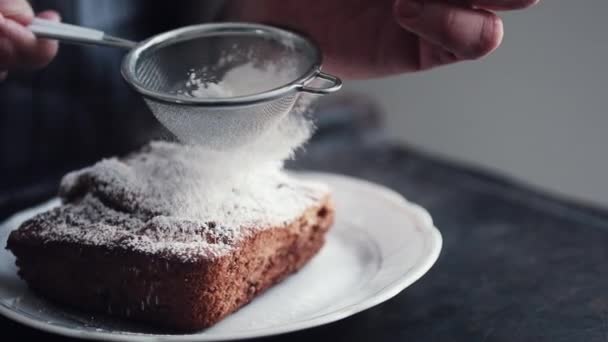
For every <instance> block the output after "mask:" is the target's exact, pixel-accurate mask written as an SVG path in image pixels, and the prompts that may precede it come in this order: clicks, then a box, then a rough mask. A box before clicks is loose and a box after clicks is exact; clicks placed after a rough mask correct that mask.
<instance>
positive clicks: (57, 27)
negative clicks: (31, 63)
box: [28, 18, 137, 49]
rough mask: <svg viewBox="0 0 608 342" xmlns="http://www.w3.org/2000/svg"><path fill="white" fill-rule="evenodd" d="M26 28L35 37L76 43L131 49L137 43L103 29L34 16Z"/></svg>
mask: <svg viewBox="0 0 608 342" xmlns="http://www.w3.org/2000/svg"><path fill="white" fill-rule="evenodd" d="M28 28H29V29H30V31H32V32H33V33H34V34H35V35H36V36H37V37H41V38H50V39H57V40H60V41H66V42H72V43H77V44H94V45H104V46H114V47H122V48H125V49H132V48H133V47H135V45H137V43H135V42H132V41H130V40H126V39H122V38H117V37H112V36H109V35H107V34H105V33H104V32H103V31H99V30H95V29H91V28H87V27H82V26H76V25H70V24H65V23H58V22H55V21H51V20H45V19H40V18H34V19H33V20H32V23H31V24H30V25H29V26H28Z"/></svg>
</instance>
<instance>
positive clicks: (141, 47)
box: [121, 22, 342, 107]
mask: <svg viewBox="0 0 608 342" xmlns="http://www.w3.org/2000/svg"><path fill="white" fill-rule="evenodd" d="M235 33H236V34H239V33H242V34H248V35H251V34H255V35H260V36H266V37H271V38H274V39H279V40H286V41H296V42H299V43H303V44H302V45H303V46H305V47H306V48H308V49H310V51H311V52H312V55H313V59H314V60H312V63H311V67H310V68H309V69H308V70H307V71H306V72H305V73H303V74H302V75H301V76H300V77H298V78H296V79H295V80H294V81H292V82H290V83H287V84H284V85H282V86H280V87H277V88H275V89H271V90H269V91H266V92H263V93H258V94H253V95H246V96H238V97H231V98H221V99H210V98H186V97H183V96H177V95H171V94H168V93H164V92H157V91H153V90H150V89H148V88H146V87H145V86H143V85H142V84H141V83H140V82H139V81H138V79H137V77H136V76H135V75H136V73H135V71H136V65H137V62H138V60H139V59H140V58H141V56H142V54H143V53H145V51H147V50H149V49H153V48H158V47H162V46H163V45H167V44H172V43H175V42H179V41H183V40H186V39H189V38H192V37H202V36H207V35H219V34H235ZM322 59H323V57H322V54H321V51H320V50H319V48H318V47H317V46H316V44H314V43H313V42H312V41H311V40H310V39H307V38H305V37H304V36H301V35H299V34H296V33H293V32H290V31H286V30H283V29H279V28H276V27H272V26H267V25H262V24H252V23H237V22H229V23H213V24H199V25H192V26H186V27H182V28H179V29H175V30H171V31H168V32H164V33H161V34H158V35H156V36H153V37H151V38H149V39H147V40H145V41H143V42H141V43H139V44H137V45H136V46H135V48H133V49H132V50H131V51H130V52H129V53H128V54H127V55H126V56H125V57H124V59H123V62H122V67H121V73H122V75H123V78H124V79H125V80H126V81H127V83H129V84H130V85H131V86H132V87H133V88H134V89H135V91H137V92H138V93H140V94H141V95H143V96H144V97H147V98H149V99H152V100H156V101H160V102H165V103H169V104H180V105H189V106H214V107H217V106H235V105H250V104H256V103H261V102H266V101H270V100H274V99H277V98H280V97H282V96H285V95H288V94H290V93H292V92H297V91H303V92H308V93H313V94H328V93H332V92H335V91H337V90H339V89H340V88H341V87H342V81H341V80H340V79H339V78H337V77H335V76H333V75H329V74H326V73H323V72H321V64H322ZM315 78H320V79H324V80H326V81H328V82H330V85H329V86H327V87H323V88H313V87H309V86H307V84H308V83H309V82H310V81H312V80H313V79H315Z"/></svg>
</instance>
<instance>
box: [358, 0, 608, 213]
mask: <svg viewBox="0 0 608 342" xmlns="http://www.w3.org/2000/svg"><path fill="white" fill-rule="evenodd" d="M503 17H504V19H505V31H506V34H505V39H504V43H503V45H502V47H501V48H499V49H498V50H497V51H496V52H495V53H494V54H492V55H491V56H489V57H487V58H485V59H483V60H482V61H476V62H467V63H464V64H458V65H453V66H449V67H444V68H441V69H437V70H433V71H430V72H425V73H420V74H410V75H406V76H400V77H394V78H388V79H382V80H374V81H359V82H350V83H349V84H348V85H347V87H346V89H347V90H351V91H356V92H362V93H367V94H369V95H370V96H373V97H374V98H375V99H377V101H378V103H379V104H380V105H381V107H382V108H383V109H384V110H385V112H386V113H387V115H388V133H389V134H390V136H391V137H393V138H396V139H400V140H402V141H405V142H407V143H409V144H413V145H416V146H419V147H422V148H424V149H426V150H428V151H430V152H433V153H436V154H440V155H444V156H447V157H449V158H453V159H456V160H461V161H465V162H468V163H473V164H476V165H480V166H483V167H486V168H490V169H494V170H498V171H500V172H502V173H504V174H507V175H510V176H512V177H516V178H517V179H519V180H523V181H525V182H528V183H531V184H533V185H536V186H538V187H541V188H543V189H546V190H549V191H552V192H557V193H560V194H563V195H566V196H570V197H573V198H576V199H581V200H585V201H592V202H594V203H596V204H600V205H603V206H606V207H608V134H606V130H608V86H607V84H606V82H608V66H607V64H608V1H606V0H544V2H543V3H541V5H539V6H537V7H535V8H533V9H531V10H528V11H522V12H511V13H507V14H506V15H503Z"/></svg>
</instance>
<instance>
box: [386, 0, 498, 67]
mask: <svg viewBox="0 0 608 342" xmlns="http://www.w3.org/2000/svg"><path fill="white" fill-rule="evenodd" d="M394 11H395V17H396V20H397V22H398V23H399V25H400V26H401V27H403V28H404V29H406V30H408V31H410V32H412V33H414V34H417V35H418V36H420V37H421V38H422V39H423V40H427V41H429V42H431V43H433V44H435V45H438V46H441V47H443V48H444V49H446V50H448V51H450V52H452V53H453V54H455V55H456V56H457V57H459V58H461V59H476V58H480V57H483V56H485V55H487V54H489V53H490V52H492V51H494V50H495V49H496V48H497V47H498V46H499V45H500V42H501V41H502V37H503V26H502V21H501V20H500V18H499V17H498V16H496V15H495V14H493V13H491V12H488V11H485V10H479V9H471V8H465V7H460V6H456V5H453V4H447V3H440V2H434V1H423V0H398V1H397V2H396V3H395V7H394Z"/></svg>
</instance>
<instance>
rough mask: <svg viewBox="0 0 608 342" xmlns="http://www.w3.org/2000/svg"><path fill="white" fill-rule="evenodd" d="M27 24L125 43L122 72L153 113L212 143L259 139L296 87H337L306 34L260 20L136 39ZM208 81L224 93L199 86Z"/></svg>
mask: <svg viewBox="0 0 608 342" xmlns="http://www.w3.org/2000/svg"><path fill="white" fill-rule="evenodd" d="M30 29H31V30H32V31H33V32H34V33H36V34H37V35H39V36H44V37H49V38H55V39H61V40H70V41H75V42H78V43H92V44H103V45H114V46H120V47H125V48H129V49H130V50H131V51H130V52H129V53H128V54H127V55H126V56H125V58H124V60H123V64H122V75H123V77H124V79H125V80H126V81H127V82H128V83H129V84H130V85H131V86H133V88H134V89H135V90H136V91H137V92H139V93H140V94H142V95H143V97H144V99H145V101H146V103H147V104H148V106H149V107H150V109H151V111H152V113H153V114H154V115H155V116H156V118H157V119H158V120H159V121H160V122H161V123H162V124H163V125H164V126H165V127H166V128H167V129H169V130H170V131H171V132H172V133H174V134H175V135H176V136H177V137H178V138H179V139H181V140H182V141H184V142H185V143H191V144H203V145H207V146H210V147H212V148H215V149H225V148H231V147H234V146H238V145H241V144H245V143H247V142H250V141H252V140H254V139H256V138H258V137H259V136H261V134H262V133H264V132H265V131H266V130H267V129H268V128H270V127H272V126H273V125H275V124H276V123H278V122H279V121H280V119H281V118H282V117H284V116H285V115H286V114H287V113H288V112H289V111H290V110H291V108H292V107H293V105H294V103H295V102H296V101H297V99H298V96H299V94H300V93H301V92H306V93H311V94H317V95H322V94H328V93H332V92H335V91H337V90H339V89H340V87H341V85H342V83H341V81H340V80H339V79H338V78H337V77H334V76H332V75H328V74H325V73H323V72H321V70H320V68H321V53H320V51H319V49H318V48H317V47H316V46H315V45H314V44H313V43H312V42H311V41H310V40H308V39H306V38H304V37H302V36H300V35H297V34H295V33H292V32H289V31H285V30H281V29H278V28H274V27H270V26H265V25H258V24H246V23H221V24H202V25H194V26H188V27H184V28H180V29H176V30H173V31H169V32H166V33H162V34H159V35H157V36H154V37H152V38H150V39H148V40H146V41H143V42H141V43H138V44H136V43H133V42H129V41H126V40H122V39H119V38H115V37H111V36H107V35H105V34H104V33H103V32H100V31H95V30H92V29H86V28H80V27H77V26H73V25H67V24H58V23H54V22H48V21H44V20H40V19H36V20H35V21H34V23H33V24H32V25H31V26H30ZM193 81H195V82H193ZM312 84H314V85H315V86H313V85H312ZM214 87H215V88H218V87H219V88H220V90H221V89H224V90H228V91H226V92H225V93H221V92H220V93H217V92H216V93H213V92H203V93H202V94H201V93H200V92H199V90H200V89H211V88H214Z"/></svg>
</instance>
